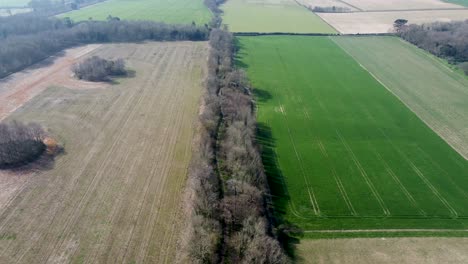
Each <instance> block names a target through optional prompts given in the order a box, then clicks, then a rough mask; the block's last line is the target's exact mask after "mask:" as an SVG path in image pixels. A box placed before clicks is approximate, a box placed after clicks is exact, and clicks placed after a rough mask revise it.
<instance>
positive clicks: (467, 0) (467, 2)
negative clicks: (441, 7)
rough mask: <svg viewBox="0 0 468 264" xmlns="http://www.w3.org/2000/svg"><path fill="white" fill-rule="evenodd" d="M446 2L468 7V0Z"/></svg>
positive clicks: (447, 0)
mask: <svg viewBox="0 0 468 264" xmlns="http://www.w3.org/2000/svg"><path fill="white" fill-rule="evenodd" d="M444 2H449V3H454V4H457V5H461V6H466V7H468V0H445V1H444Z"/></svg>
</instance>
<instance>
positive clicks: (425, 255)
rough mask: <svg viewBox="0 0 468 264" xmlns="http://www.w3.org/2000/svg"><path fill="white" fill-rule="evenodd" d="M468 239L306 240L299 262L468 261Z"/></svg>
mask: <svg viewBox="0 0 468 264" xmlns="http://www.w3.org/2000/svg"><path fill="white" fill-rule="evenodd" d="M467 248H468V238H433V237H428V238H385V239H382V238H352V239H317V240H302V241H301V243H300V244H299V245H298V250H297V255H298V258H299V261H298V263H314V264H354V263H360V264H375V263H379V264H394V263H399V264H427V263H432V264H435V263H453V264H456V263H457V264H460V263H468V251H467V250H466V249H467Z"/></svg>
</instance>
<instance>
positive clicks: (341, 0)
mask: <svg viewBox="0 0 468 264" xmlns="http://www.w3.org/2000/svg"><path fill="white" fill-rule="evenodd" d="M336 1H338V2H340V3H343V4H345V5H347V6H350V7H352V8H354V9H356V10H358V11H359V12H362V11H365V10H364V9H362V8H360V7H357V6H355V5H352V4H350V3H348V2H346V1H343V0H336ZM351 12H352V11H351Z"/></svg>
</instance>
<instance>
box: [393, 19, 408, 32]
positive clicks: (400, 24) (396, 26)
mask: <svg viewBox="0 0 468 264" xmlns="http://www.w3.org/2000/svg"><path fill="white" fill-rule="evenodd" d="M407 23H408V20H406V19H402V18H399V19H397V20H395V22H393V28H394V29H395V31H396V32H400V31H401V30H402V29H403V28H404V27H405V25H406V24H407Z"/></svg>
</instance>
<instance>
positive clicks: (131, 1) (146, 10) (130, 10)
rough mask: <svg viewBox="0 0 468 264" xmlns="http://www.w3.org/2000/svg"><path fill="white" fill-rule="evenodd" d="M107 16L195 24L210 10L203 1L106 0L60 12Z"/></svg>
mask: <svg viewBox="0 0 468 264" xmlns="http://www.w3.org/2000/svg"><path fill="white" fill-rule="evenodd" d="M109 15H112V16H114V17H119V18H122V19H127V20H154V21H159V22H166V23H174V24H190V23H192V21H194V22H195V23H197V24H198V25H203V24H205V23H208V22H210V20H211V16H212V15H211V12H210V10H209V9H208V8H207V7H206V6H205V5H204V4H203V0H108V1H105V2H101V3H97V4H95V5H90V6H87V7H84V8H82V9H80V10H74V11H71V12H68V13H64V14H61V15H60V17H70V18H71V19H73V20H74V21H81V20H88V19H89V18H92V19H93V20H105V19H106V18H107V17H108V16H109Z"/></svg>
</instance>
